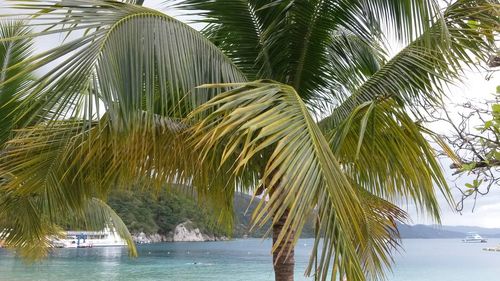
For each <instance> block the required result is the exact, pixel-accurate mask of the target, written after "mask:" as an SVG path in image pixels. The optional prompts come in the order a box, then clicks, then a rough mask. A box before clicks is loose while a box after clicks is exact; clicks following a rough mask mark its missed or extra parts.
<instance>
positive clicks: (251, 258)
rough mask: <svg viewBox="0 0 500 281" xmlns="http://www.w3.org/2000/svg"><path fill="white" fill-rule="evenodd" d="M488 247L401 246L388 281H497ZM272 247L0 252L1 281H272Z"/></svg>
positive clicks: (307, 243) (235, 244)
mask: <svg viewBox="0 0 500 281" xmlns="http://www.w3.org/2000/svg"><path fill="white" fill-rule="evenodd" d="M499 243H500V240H493V239H492V240H490V241H489V243H487V244H463V243H461V242H460V241H458V240H455V239H425V240H419V239H408V240H404V241H403V244H404V252H402V253H399V254H396V256H395V259H396V264H395V266H394V268H393V269H394V270H393V273H392V274H391V273H389V280H391V281H438V280H439V281H447V280H450V281H462V280H463V281H470V280H481V281H493V280H500V252H485V251H482V250H481V249H482V248H483V247H485V246H490V247H491V246H494V245H497V244H499ZM311 245H312V240H307V239H304V240H300V241H299V244H298V245H297V249H296V262H297V274H296V277H297V278H296V280H312V279H306V278H304V277H303V276H302V275H303V274H302V273H303V271H304V269H305V267H306V264H307V261H308V254H309V252H310V250H311ZM270 246H271V244H270V241H269V240H266V241H262V240H258V239H248V240H234V241H227V242H205V243H165V244H156V245H143V246H139V254H140V257H139V258H136V259H131V258H129V257H128V256H127V250H126V249H122V248H92V249H57V250H55V251H54V252H53V253H52V254H51V255H50V257H49V258H48V259H46V260H44V261H42V262H39V263H36V264H31V265H28V264H26V263H24V262H23V261H22V260H20V259H18V258H16V256H15V254H14V253H12V252H10V251H7V250H5V249H0V280H2V281H4V280H5V281H11V280H12V281H31V280H46V281H63V280H64V281H71V280H75V281H76V280H79V281H80V280H106V281H108V280H109V281H115V280H116V281H132V280H141V281H153V280H171V281H177V280H178V281H191V280H207V281H224V280H228V281H243V280H245V281H247V280H255V281H259V280H262V281H264V280H266V281H267V280H273V276H274V275H273V271H272V264H271V256H270V254H269V252H270Z"/></svg>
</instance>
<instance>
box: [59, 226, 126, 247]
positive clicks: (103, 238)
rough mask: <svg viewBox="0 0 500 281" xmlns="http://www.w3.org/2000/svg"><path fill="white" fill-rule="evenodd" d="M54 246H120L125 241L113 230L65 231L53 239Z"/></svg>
mask: <svg viewBox="0 0 500 281" xmlns="http://www.w3.org/2000/svg"><path fill="white" fill-rule="evenodd" d="M52 245H53V246H54V247H56V248H92V247H122V246H126V245H127V243H126V242H125V240H123V239H122V238H121V237H120V236H119V235H118V234H117V233H116V232H115V231H114V230H109V229H104V230H102V231H67V232H66V236H65V237H64V238H62V239H53V240H52Z"/></svg>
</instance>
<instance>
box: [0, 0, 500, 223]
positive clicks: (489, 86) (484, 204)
mask: <svg viewBox="0 0 500 281" xmlns="http://www.w3.org/2000/svg"><path fill="white" fill-rule="evenodd" d="M162 3H163V1H161V0H145V6H148V7H151V8H155V9H160V10H163V11H164V12H166V13H167V14H169V15H171V16H176V17H178V16H181V14H179V12H176V11H172V10H165V9H162V7H163V5H162ZM4 4H5V1H4V0H0V14H8V13H10V14H13V15H16V12H15V11H12V10H8V9H6V8H5V7H2V5H4ZM181 19H182V18H181ZM184 19H185V18H184ZM59 43H60V38H59V37H58V36H50V37H44V38H41V39H39V40H37V42H36V49H37V50H46V49H49V48H51V47H54V46H56V45H57V44H59ZM394 45H397V44H394ZM485 77H486V72H483V73H481V72H477V71H467V72H466V74H465V76H464V79H463V81H462V83H459V84H458V85H457V86H451V87H450V91H449V92H448V100H447V105H448V108H449V109H450V110H452V111H457V109H456V107H455V106H454V105H453V104H454V103H461V102H464V101H466V100H468V99H471V98H472V99H476V100H484V99H487V98H491V94H492V93H493V92H494V91H495V88H496V86H498V85H500V73H497V74H496V75H494V76H493V77H492V78H491V79H490V80H489V81H487V80H486V79H485ZM432 129H434V130H436V131H438V132H440V133H449V132H450V130H449V128H447V127H442V126H439V127H436V126H434V127H433V128H432ZM443 168H444V170H445V172H446V174H447V178H448V180H449V184H450V187H453V186H454V185H455V183H456V184H457V185H458V186H463V184H464V183H465V182H468V179H467V178H464V179H460V180H458V181H457V182H455V181H454V177H452V176H451V172H450V171H449V169H448V165H447V164H446V165H443ZM454 194H455V195H456V196H457V198H458V191H457V190H454ZM440 202H441V209H442V223H443V224H445V225H476V226H483V227H500V188H499V187H497V188H494V189H493V190H492V191H491V192H490V193H489V194H488V195H487V196H486V197H482V198H479V199H478V202H477V205H476V208H475V211H474V213H472V212H471V209H472V203H473V202H472V200H469V201H468V202H467V203H466V206H465V208H464V211H463V213H462V214H461V215H460V214H457V213H456V212H454V211H453V209H452V208H450V207H449V206H447V205H446V204H445V202H444V200H443V199H442V198H441V200H440ZM403 208H405V209H406V208H407V210H408V211H409V213H410V215H411V217H412V220H413V223H433V222H432V221H430V220H428V219H426V217H425V216H422V215H420V216H419V215H418V214H417V213H416V212H415V211H414V209H413V207H412V206H411V205H409V206H406V205H404V206H403Z"/></svg>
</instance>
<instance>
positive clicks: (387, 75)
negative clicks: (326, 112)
mask: <svg viewBox="0 0 500 281" xmlns="http://www.w3.org/2000/svg"><path fill="white" fill-rule="evenodd" d="M498 9H499V5H498V3H496V4H495V3H491V2H489V1H476V0H470V1H457V2H456V3H454V4H453V5H451V6H449V7H448V8H447V10H446V11H445V13H444V22H445V26H443V23H442V22H441V21H439V22H436V24H435V25H434V26H433V27H432V28H430V29H429V30H427V32H426V34H424V35H422V36H421V37H420V38H418V39H417V40H415V41H413V42H412V43H411V44H410V45H408V46H407V47H406V48H404V49H403V50H402V51H401V52H399V53H398V54H397V55H396V56H395V57H394V58H392V59H391V60H389V61H388V62H387V63H386V64H385V65H383V66H382V67H381V68H380V70H379V71H377V72H376V73H375V74H374V75H372V76H371V77H369V78H368V79H367V80H366V82H364V83H363V84H362V85H360V86H359V87H358V88H357V89H356V90H354V91H353V92H352V93H351V95H350V96H349V97H348V98H347V99H346V100H344V101H343V102H342V103H341V104H340V105H339V106H338V107H337V108H335V109H334V111H333V113H332V114H331V115H330V116H329V117H328V118H325V119H324V120H323V121H322V127H323V126H324V127H325V128H335V127H336V125H338V124H340V123H341V122H342V121H343V120H345V118H347V116H348V115H349V114H350V113H351V112H352V110H354V108H356V107H357V106H359V105H361V104H363V103H364V102H368V101H372V100H374V99H377V98H384V97H392V98H394V99H396V100H397V101H398V102H399V103H401V104H404V105H406V106H408V107H409V108H414V109H415V110H413V111H414V113H415V114H418V110H416V108H418V106H419V104H420V101H424V102H425V103H428V104H431V105H432V104H439V103H440V101H441V97H442V96H443V95H444V93H445V90H446V89H447V88H446V87H447V83H449V82H453V81H456V80H458V79H459V78H460V75H461V73H462V69H464V68H466V67H476V65H477V64H476V61H477V60H478V59H479V60H482V61H486V60H487V59H488V54H489V50H491V48H492V45H491V41H490V40H491V36H492V34H494V33H495V32H498V31H497V29H498V25H499V24H500V22H499V19H498ZM443 32H446V33H445V34H444V33H443ZM443 38H448V39H447V40H443Z"/></svg>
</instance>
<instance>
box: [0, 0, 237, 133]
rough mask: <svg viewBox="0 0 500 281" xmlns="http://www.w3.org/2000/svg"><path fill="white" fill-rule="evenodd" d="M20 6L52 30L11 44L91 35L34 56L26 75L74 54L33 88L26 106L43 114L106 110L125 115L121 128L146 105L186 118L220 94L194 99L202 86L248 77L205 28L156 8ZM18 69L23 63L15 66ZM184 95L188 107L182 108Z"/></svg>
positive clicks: (112, 4) (58, 115)
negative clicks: (48, 36)
mask: <svg viewBox="0 0 500 281" xmlns="http://www.w3.org/2000/svg"><path fill="white" fill-rule="evenodd" d="M13 7H14V8H22V9H32V10H40V12H39V13H38V16H37V17H36V18H33V19H32V20H33V21H37V20H39V21H40V24H41V25H43V26H47V27H48V30H46V31H43V32H39V33H36V35H24V36H18V37H11V38H6V39H3V41H4V42H5V41H6V40H15V39H16V38H24V37H33V36H42V35H46V34H51V33H75V32H80V33H81V32H84V33H83V35H82V36H78V37H77V38H75V39H73V40H68V41H67V42H66V43H64V44H62V45H61V46H59V47H56V48H54V49H52V50H50V51H48V52H45V53H41V54H38V55H35V56H33V57H31V58H30V60H29V61H28V62H29V63H30V64H29V66H28V67H25V68H23V71H22V72H21V73H26V72H31V71H34V70H36V69H39V68H41V67H43V66H45V65H47V64H48V63H50V62H53V61H55V60H57V59H59V58H62V57H63V56H68V57H69V58H67V59H65V60H64V61H63V62H62V63H60V64H59V65H58V66H57V67H55V68H53V70H51V71H49V72H48V73H46V74H45V75H43V76H42V77H40V78H39V79H38V80H37V81H36V83H34V84H33V86H32V87H30V88H28V89H27V91H28V92H29V95H28V96H27V97H26V98H25V99H24V103H30V102H33V100H36V101H39V102H38V103H36V106H37V112H36V113H38V114H39V115H42V116H47V115H49V113H47V112H44V109H45V110H49V109H50V118H51V119H52V120H56V119H60V118H68V116H82V115H83V117H84V118H85V119H87V120H92V119H95V118H99V117H100V116H102V114H103V113H102V107H104V109H105V110H106V112H108V113H109V115H110V118H111V119H113V122H118V121H117V120H118V119H117V118H120V120H121V121H120V122H123V123H122V124H115V125H117V126H118V125H119V126H124V125H126V126H125V127H127V126H130V123H131V120H133V118H134V117H133V116H134V114H135V115H136V114H139V113H137V112H138V111H142V110H144V111H147V112H150V113H157V114H161V115H164V116H182V114H185V113H186V112H187V111H189V107H192V106H194V105H196V104H199V103H201V102H202V101H204V100H207V99H208V98H210V97H211V95H212V94H213V93H211V92H209V91H199V92H197V93H196V94H191V95H188V96H187V97H186V94H187V93H188V92H190V91H191V90H193V89H194V88H195V87H196V86H198V85H201V84H203V83H208V82H234V81H243V80H244V77H243V76H242V75H241V74H240V72H239V71H238V70H237V69H236V68H235V67H234V66H233V65H232V63H231V62H230V61H229V60H228V59H227V58H226V57H225V56H224V55H222V54H221V53H220V52H219V51H218V49H217V48H216V47H215V46H213V45H212V44H211V43H210V42H209V41H208V40H206V39H205V38H203V37H202V36H201V35H200V34H199V33H198V32H196V31H195V30H193V29H191V28H190V27H188V26H186V25H185V24H183V23H181V22H179V21H177V20H175V19H173V18H171V17H169V16H167V15H165V14H163V13H161V12H158V11H155V10H151V9H147V8H143V7H140V6H136V5H128V4H123V3H120V2H112V1H106V2H104V1H75V2H71V1H64V2H59V1H46V2H39V1H33V2H31V1H28V2H26V3H22V4H16V5H13ZM16 67H17V68H19V67H21V65H19V64H18V65H14V66H12V68H16ZM131 69H134V70H135V71H130V70H131ZM181 100H182V101H183V104H184V106H179V102H180V101H181ZM40 101H42V102H40ZM77 105H79V106H77ZM76 109H79V111H76ZM133 112H135V113H133Z"/></svg>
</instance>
